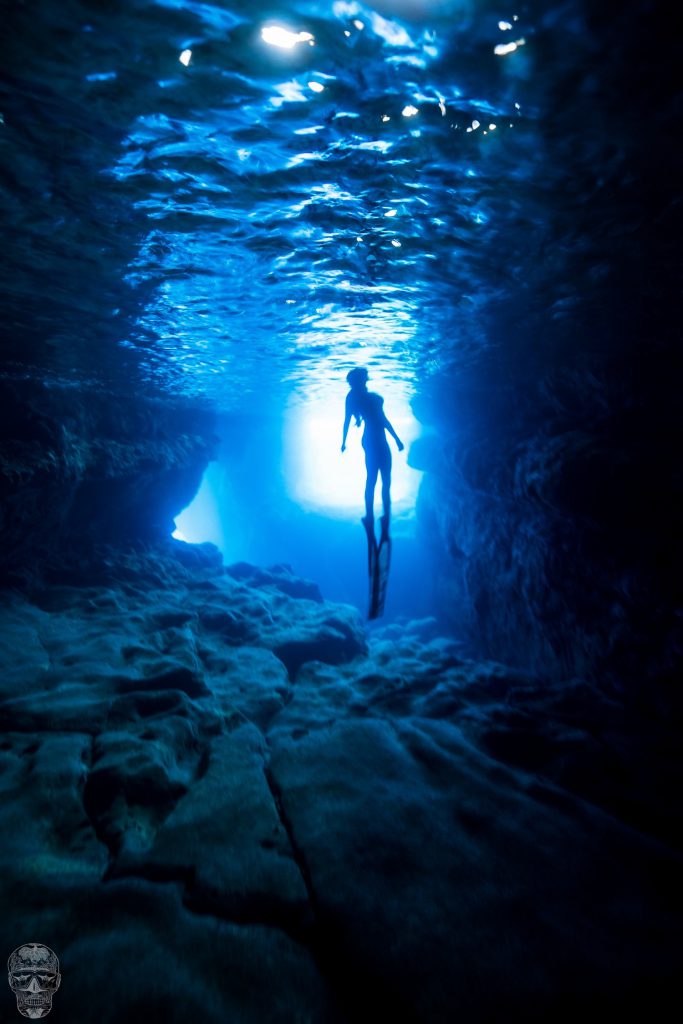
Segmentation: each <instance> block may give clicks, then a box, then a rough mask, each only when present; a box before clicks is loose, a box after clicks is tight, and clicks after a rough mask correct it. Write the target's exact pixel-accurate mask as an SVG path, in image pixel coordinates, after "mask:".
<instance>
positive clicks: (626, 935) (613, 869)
mask: <svg viewBox="0 0 683 1024" xmlns="http://www.w3.org/2000/svg"><path fill="white" fill-rule="evenodd" d="M1 600H2V615H1V616H0V659H1V670H0V720H1V722H2V729H3V737H2V740H1V742H0V759H1V761H2V772H1V774H0V778H1V779H2V787H3V791H2V800H1V801H0V814H1V815H2V822H1V827H2V834H3V839H4V842H3V850H2V871H1V873H0V878H1V882H0V884H1V885H2V900H3V907H4V912H3V917H2V932H3V942H4V948H5V949H7V950H8V952H9V950H11V949H13V948H14V947H16V946H17V945H19V944H20V943H22V942H33V941H35V942H42V943H45V944H47V945H48V946H50V947H51V948H52V949H54V950H55V952H56V953H57V955H58V956H59V958H60V962H61V971H62V979H63V980H62V985H61V988H60V990H59V991H58V992H57V994H56V996H55V1003H54V1011H53V1012H54V1019H55V1020H57V1019H61V1020H78V1021H83V1022H89V1021H98V1022H100V1024H108V1022H112V1024H113V1022H120V1021H123V1020H128V1021H137V1020H140V1021H143V1020H144V1021H162V1020H163V1021H167V1022H179V1024H180V1022H187V1021H191V1020H198V1019H201V1020H203V1021H207V1022H214V1021H216V1022H218V1021H220V1022H228V1021H229V1022H231V1024H233V1022H234V1024H237V1022H245V1024H257V1022H258V1024H261V1022H283V1024H284V1022H287V1024H293V1022H298V1024H303V1022H310V1024H318V1022H320V1024H324V1022H335V1024H336V1022H339V1024H341V1022H356V1021H405V1022H410V1021H414V1022H418V1021H419V1022H435V1024H436V1022H442V1021H443V1022H445V1021H449V1022H450V1021H456V1020H457V1021H463V1022H484V1021H503V1020H505V1021H510V1020H513V1021H516V1020H525V1021H536V1020H538V1021H540V1020H544V1021H569V1020H572V1021H575V1020H577V1019H581V1020H598V1019H610V1017H612V1016H613V1014H615V1013H616V1012H618V1011H620V1010H623V1009H624V1008H626V1007H628V1008H630V1009H636V1008H638V1009H641V1010H643V1011H647V1012H648V1013H649V1019H651V1020H657V1019H663V1016H662V1015H663V1013H664V1010H663V1007H664V1005H665V1004H666V999H667V997H668V996H670V995H671V993H672V992H674V991H675V979H676V973H677V969H678V967H679V963H680V959H679V958H680V948H681V947H680V938H681V920H682V915H681V904H680V898H679V896H678V895H677V893H678V892H679V890H680V885H679V880H680V875H681V869H682V868H683V855H682V854H681V851H680V847H679V846H677V830H676V810H677V794H678V793H679V792H680V782H681V780H680V778H676V777H675V776H674V775H672V767H671V765H672V763H678V758H677V757H674V756H673V755H674V754H675V746H674V738H673V737H674V735H675V734H674V732H673V731H672V732H671V734H669V732H668V730H667V725H666V723H665V722H662V721H660V720H655V718H652V719H648V718H647V716H644V715H643V714H642V713H641V714H636V712H635V711H633V710H629V708H628V707H627V706H625V705H624V704H621V703H619V702H617V701H616V700H612V699H611V698H610V697H608V696H602V695H601V694H600V693H599V692H598V691H596V689H595V687H593V686H590V687H589V686H588V685H586V684H585V683H584V682H582V680H580V679H576V680H565V681H564V682H562V683H561V684H557V683H555V684H548V682H547V681H544V680H543V679H542V678H538V677H535V676H531V675H528V674H525V673H522V672H519V671H517V670H514V671H513V670H512V669H509V668H506V667H505V666H503V665H500V664H496V663H493V662H483V663H482V662H474V661H471V660H467V659H465V658H464V657H462V654H461V650H460V648H459V646H458V644H457V643H456V642H454V641H453V640H451V639H446V638H444V637H441V636H439V635H438V633H439V630H438V628H437V626H436V623H435V622H434V621H433V620H421V621H414V622H411V621H405V622H399V623H393V624H390V625H386V626H384V627H381V628H379V629H375V630H373V631H372V632H367V633H366V631H365V629H364V625H363V622H362V620H361V618H360V615H359V613H358V611H357V610H356V609H354V608H352V607H350V606H346V605H335V604H331V603H329V602H326V601H324V600H323V599H322V597H321V595H320V593H319V592H318V589H317V587H316V586H315V585H314V584H312V583H309V582H307V581H303V580H299V579H297V578H295V577H294V576H293V575H292V573H291V571H290V570H289V569H288V568H287V567H286V566H279V567H273V568H271V569H269V570H263V569H257V568H255V567H252V566H248V565H245V564H240V565H235V566H229V567H224V566H223V564H222V561H221V558H220V555H219V553H218V551H217V550H216V549H214V548H212V547H211V546H210V545H200V546H189V545H184V544H182V543H180V542H168V543H166V544H164V545H137V546H136V547H131V548H130V549H129V550H127V551H122V550H121V549H108V548H101V549H100V550H99V551H98V552H97V554H96V557H94V558H93V557H89V558H88V559H83V560H82V561H81V560H79V559H78V557H76V556H74V558H73V560H72V561H71V562H70V563H68V568H67V567H65V563H64V562H62V563H61V564H60V565H59V566H53V567H52V569H50V568H49V567H47V568H46V569H45V570H44V571H42V572H41V573H40V575H37V574H36V575H35V576H34V577H30V576H26V578H24V579H23V580H22V581H21V582H20V583H19V581H16V580H15V586H14V587H13V588H11V589H8V590H6V591H4V592H3V594H2V598H1ZM2 1005H3V1011H2V1012H3V1013H4V1015H5V1016H4V1017H3V1019H5V1018H6V1019H14V1016H15V1015H16V1010H15V1009H14V1008H13V1006H12V994H11V992H9V989H8V990H7V991H6V996H5V999H4V1001H3V1004H2Z"/></svg>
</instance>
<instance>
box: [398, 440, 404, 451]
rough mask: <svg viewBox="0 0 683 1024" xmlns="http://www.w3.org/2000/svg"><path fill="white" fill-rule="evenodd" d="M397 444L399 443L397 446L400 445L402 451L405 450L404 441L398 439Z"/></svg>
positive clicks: (399, 448)
mask: <svg viewBox="0 0 683 1024" xmlns="http://www.w3.org/2000/svg"><path fill="white" fill-rule="evenodd" d="M396 444H397V446H398V450H399V451H400V452H402V451H403V449H404V447H405V445H404V444H403V441H397V442H396Z"/></svg>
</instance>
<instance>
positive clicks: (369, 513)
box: [365, 453, 379, 523]
mask: <svg viewBox="0 0 683 1024" xmlns="http://www.w3.org/2000/svg"><path fill="white" fill-rule="evenodd" d="M365 469H366V471H367V478H366V480H365V515H366V518H367V521H368V522H369V523H371V522H372V521H373V519H374V511H373V507H374V504H375V486H376V484H377V474H378V472H379V466H378V465H377V460H376V459H373V458H371V457H370V456H368V455H367V453H366V456H365Z"/></svg>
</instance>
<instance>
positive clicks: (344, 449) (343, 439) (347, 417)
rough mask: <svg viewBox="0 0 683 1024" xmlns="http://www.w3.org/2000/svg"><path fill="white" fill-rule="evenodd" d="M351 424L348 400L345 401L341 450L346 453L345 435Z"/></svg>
mask: <svg viewBox="0 0 683 1024" xmlns="http://www.w3.org/2000/svg"><path fill="white" fill-rule="evenodd" d="M350 423H351V403H350V402H349V400H348V398H347V399H346V415H345V416H344V433H343V434H342V446H341V450H342V451H346V435H347V434H348V432H349V424H350Z"/></svg>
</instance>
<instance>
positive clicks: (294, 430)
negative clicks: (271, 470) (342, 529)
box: [283, 383, 422, 519]
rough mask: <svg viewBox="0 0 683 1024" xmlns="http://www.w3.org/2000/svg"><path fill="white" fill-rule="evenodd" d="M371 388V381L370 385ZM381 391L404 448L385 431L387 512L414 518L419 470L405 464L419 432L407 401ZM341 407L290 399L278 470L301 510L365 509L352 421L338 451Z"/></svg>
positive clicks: (357, 433) (356, 513) (361, 461)
mask: <svg viewBox="0 0 683 1024" xmlns="http://www.w3.org/2000/svg"><path fill="white" fill-rule="evenodd" d="M369 386H370V390H372V383H370V385H369ZM379 390H380V393H382V394H384V395H385V412H386V415H387V418H388V419H389V420H390V421H391V423H392V424H393V427H394V430H395V431H396V433H397V434H398V436H399V437H400V438H401V440H402V441H403V444H404V445H405V448H404V450H403V451H402V452H399V451H398V450H397V448H396V445H395V443H394V440H393V438H391V437H389V435H387V441H388V443H389V447H390V448H391V455H392V472H391V502H392V514H393V515H394V516H401V517H402V518H404V519H409V518H412V517H413V513H414V509H415V501H416V498H417V492H418V488H419V486H420V480H421V477H422V474H421V473H420V472H419V471H417V470H415V469H411V468H410V466H408V463H407V456H408V451H409V448H410V445H411V443H412V442H413V441H414V440H415V439H416V438H417V437H418V436H419V434H420V424H419V423H418V422H417V420H416V419H415V417H414V416H413V413H412V411H411V408H410V404H409V403H408V401H407V399H406V398H404V397H403V396H401V395H400V394H393V395H392V394H390V393H389V392H388V389H386V388H384V387H381V388H380V389H379ZM343 418H344V406H343V402H341V403H336V402H335V403H330V401H329V400H325V399H323V398H320V399H315V400H313V401H303V400H297V401H293V402H292V404H291V405H290V407H289V410H288V414H287V419H286V424H285V443H284V459H283V471H284V477H285V482H286V486H287V490H288V492H289V495H290V497H291V498H292V499H293V500H294V501H296V502H297V503H298V504H299V505H301V506H302V508H305V509H307V510H308V511H311V512H318V513H319V514H321V515H327V516H331V517H333V518H335V519H354V518H356V517H358V518H360V517H361V516H362V515H363V513H364V509H365V506H364V497H363V494H364V490H365V456H364V452H363V448H362V446H361V439H362V436H363V427H362V426H361V427H360V428H358V427H356V426H355V421H353V420H352V421H351V426H350V427H349V434H348V438H347V442H346V451H345V452H344V453H343V454H342V452H341V439H342V426H343ZM379 514H381V479H380V478H378V481H377V487H376V489H375V515H376V516H377V515H379Z"/></svg>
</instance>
